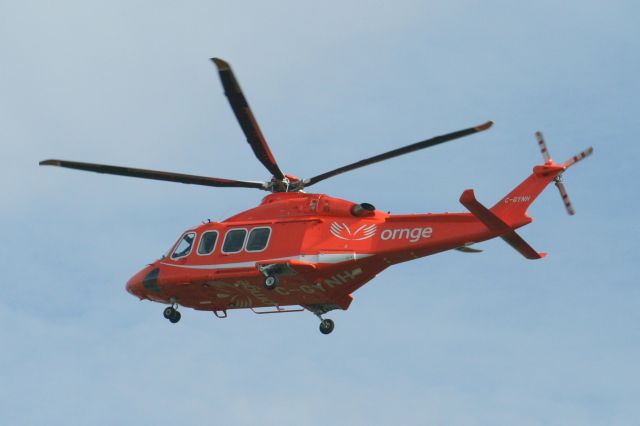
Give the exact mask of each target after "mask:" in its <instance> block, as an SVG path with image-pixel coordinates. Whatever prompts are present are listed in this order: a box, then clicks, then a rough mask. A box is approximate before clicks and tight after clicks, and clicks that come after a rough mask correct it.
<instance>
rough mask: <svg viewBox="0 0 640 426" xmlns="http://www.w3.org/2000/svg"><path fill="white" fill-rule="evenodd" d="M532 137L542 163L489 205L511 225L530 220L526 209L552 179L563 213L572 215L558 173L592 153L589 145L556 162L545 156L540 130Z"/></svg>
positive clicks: (545, 147) (571, 207)
mask: <svg viewBox="0 0 640 426" xmlns="http://www.w3.org/2000/svg"><path fill="white" fill-rule="evenodd" d="M536 139H537V140H538V145H539V147H540V152H541V153H542V156H543V158H544V160H545V163H544V164H542V165H539V166H535V167H534V168H533V173H532V174H531V175H530V176H529V177H527V178H526V179H525V180H524V181H522V183H520V185H518V186H517V187H516V188H515V189H514V190H513V191H511V192H510V193H509V194H507V195H506V196H505V197H504V198H503V199H502V200H500V201H499V202H498V203H497V204H496V205H494V206H493V207H492V208H491V211H492V212H493V213H494V214H496V215H497V216H498V217H500V218H502V219H503V220H504V221H505V222H506V223H508V224H509V225H511V226H515V227H518V226H522V225H525V224H527V223H529V222H531V218H530V217H529V216H528V215H527V209H528V208H529V206H530V205H531V203H533V201H534V200H535V199H536V198H537V197H538V195H540V193H541V192H542V191H543V190H544V189H545V188H546V187H547V185H549V184H550V183H551V182H555V184H556V186H557V187H558V190H559V191H560V195H561V196H562V200H563V201H564V204H565V207H566V209H567V212H568V213H569V214H570V215H573V214H574V213H575V211H574V210H573V206H572V205H571V201H570V200H569V196H568V195H567V191H566V189H565V187H564V184H563V183H562V173H563V172H564V171H565V170H567V169H568V168H569V167H571V166H572V165H574V164H575V163H577V162H578V161H580V160H582V159H584V158H586V157H588V156H589V155H591V154H592V153H593V148H591V147H589V148H588V149H586V150H584V151H582V152H580V153H579V154H578V155H576V156H574V157H572V158H571V159H569V160H568V161H565V162H564V163H562V164H556V163H555V162H554V161H553V159H552V158H551V156H550V155H549V151H548V150H547V146H546V144H545V142H544V138H543V136H542V133H540V132H536Z"/></svg>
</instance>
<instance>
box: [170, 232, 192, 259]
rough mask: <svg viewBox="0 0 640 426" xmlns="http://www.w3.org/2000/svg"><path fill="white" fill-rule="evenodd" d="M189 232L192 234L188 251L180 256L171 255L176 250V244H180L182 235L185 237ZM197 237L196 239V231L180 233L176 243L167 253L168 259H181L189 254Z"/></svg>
mask: <svg viewBox="0 0 640 426" xmlns="http://www.w3.org/2000/svg"><path fill="white" fill-rule="evenodd" d="M189 234H193V242H192V243H191V247H189V251H188V252H186V253H185V254H183V255H182V256H177V257H174V256H173V255H174V254H175V253H176V250H177V249H178V246H179V245H180V243H181V242H182V240H183V239H184V237H186V236H187V235H189ZM197 239H198V233H197V232H196V231H187V232H185V233H184V234H182V235H181V236H180V238H178V241H177V242H176V244H175V245H174V246H173V250H171V254H170V255H169V259H171V260H178V259H182V258H184V257H187V256H189V255H190V254H191V252H192V251H193V246H195V241H196V240H197Z"/></svg>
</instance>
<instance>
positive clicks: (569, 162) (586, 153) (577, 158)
mask: <svg viewBox="0 0 640 426" xmlns="http://www.w3.org/2000/svg"><path fill="white" fill-rule="evenodd" d="M591 154H593V147H591V146H590V147H589V148H587V149H585V150H584V151H582V152H580V153H579V154H578V155H574V156H573V157H571V159H569V160H567V161H565V162H564V164H563V166H564V167H565V168H566V169H568V168H569V167H571V166H573V165H574V164H576V163H577V162H578V161H582V160H584V159H585V158H587V157H588V156H590V155H591Z"/></svg>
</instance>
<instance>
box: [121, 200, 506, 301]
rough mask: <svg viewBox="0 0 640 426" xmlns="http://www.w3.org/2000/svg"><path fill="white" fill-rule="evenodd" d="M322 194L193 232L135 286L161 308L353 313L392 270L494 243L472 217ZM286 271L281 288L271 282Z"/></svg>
mask: <svg viewBox="0 0 640 426" xmlns="http://www.w3.org/2000/svg"><path fill="white" fill-rule="evenodd" d="M356 206H358V204H357V203H354V202H351V201H346V200H342V199H338V198H333V197H329V196H327V195H323V194H307V193H302V192H295V193H274V194H270V195H268V196H266V197H265V198H264V199H263V200H262V203H261V204H260V205H259V206H258V207H255V208H253V209H250V210H247V211H244V212H242V213H240V214H237V215H235V216H233V217H230V218H228V219H226V220H224V221H222V222H211V223H205V224H202V225H200V226H198V227H195V228H192V229H189V230H187V231H185V232H184V234H183V235H182V236H181V237H180V238H179V239H178V241H177V242H176V243H175V244H174V246H173V247H172V248H171V249H170V250H169V252H168V254H167V255H165V256H164V257H163V258H161V259H158V260H156V261H155V262H153V263H152V264H150V265H149V266H147V267H146V268H144V269H143V270H141V271H140V272H139V273H138V274H136V275H135V276H134V277H132V278H131V279H130V280H129V282H128V283H127V290H128V291H129V292H130V293H132V294H134V295H135V296H137V297H139V298H140V299H148V300H152V301H156V302H160V303H178V304H180V305H182V306H186V307H191V308H194V309H198V310H211V311H225V310H227V309H234V308H236V309H237V308H259V307H282V306H289V305H303V306H308V305H335V306H336V307H339V308H341V309H347V308H348V306H349V304H350V302H351V300H352V299H351V293H352V292H354V291H355V290H356V289H358V288H359V287H361V286H362V285H363V284H365V283H366V282H368V281H369V280H371V279H372V278H374V277H375V276H376V274H378V273H380V272H381V271H382V270H384V269H385V268H387V267H389V266H390V265H393V264H396V263H400V262H405V261H408V260H412V259H416V258H419V257H423V256H427V255H430V254H434V253H437V252H440V251H444V250H449V249H453V248H456V247H461V246H465V245H466V244H469V243H473V242H478V241H483V240H486V239H489V238H493V237H495V236H496V235H495V233H492V232H491V231H490V230H489V229H487V227H486V226H484V225H483V224H482V223H481V222H479V221H478V220H477V219H476V218H475V217H474V216H473V215H471V214H469V213H443V214H415V215H391V214H387V213H384V212H381V211H378V210H362V209H360V210H359V209H357V208H356ZM275 267H277V268H279V269H278V271H280V272H279V273H280V276H279V284H278V287H277V288H275V289H273V290H269V289H266V288H265V287H264V286H263V280H264V276H265V275H264V271H265V270H269V268H275Z"/></svg>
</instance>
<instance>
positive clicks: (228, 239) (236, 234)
mask: <svg viewBox="0 0 640 426" xmlns="http://www.w3.org/2000/svg"><path fill="white" fill-rule="evenodd" d="M246 236H247V230H246V229H232V230H230V231H227V235H225V236H224V243H223V244H222V252H223V253H238V252H239V251H240V250H242V246H244V238H245V237H246Z"/></svg>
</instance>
